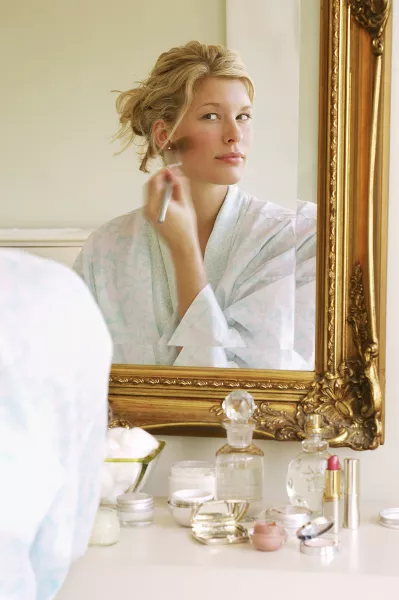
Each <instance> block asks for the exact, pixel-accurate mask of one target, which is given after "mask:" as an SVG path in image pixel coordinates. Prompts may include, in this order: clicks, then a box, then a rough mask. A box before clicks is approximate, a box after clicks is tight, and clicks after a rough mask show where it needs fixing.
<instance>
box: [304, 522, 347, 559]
mask: <svg viewBox="0 0 399 600" xmlns="http://www.w3.org/2000/svg"><path fill="white" fill-rule="evenodd" d="M333 525H334V522H333V521H331V520H330V519H326V518H325V517H318V518H317V519H313V521H310V522H309V523H306V525H303V527H301V528H300V529H298V531H297V534H296V535H297V538H298V539H299V540H301V544H300V548H299V549H300V551H301V552H302V554H307V555H308V556H323V557H329V558H330V557H332V556H334V554H335V553H336V552H337V551H338V550H339V541H338V540H336V539H334V538H328V537H322V536H323V535H324V534H325V533H327V532H328V531H330V529H332V527H333Z"/></svg>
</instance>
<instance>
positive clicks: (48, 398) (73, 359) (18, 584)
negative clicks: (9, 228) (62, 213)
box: [0, 250, 112, 600]
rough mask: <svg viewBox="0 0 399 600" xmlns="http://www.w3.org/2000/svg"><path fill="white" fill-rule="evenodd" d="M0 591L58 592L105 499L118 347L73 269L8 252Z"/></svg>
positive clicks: (35, 599)
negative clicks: (112, 373) (103, 483)
mask: <svg viewBox="0 0 399 600" xmlns="http://www.w3.org/2000/svg"><path fill="white" fill-rule="evenodd" d="M0 281H1V285H0V481H1V499H0V599H1V600H6V599H7V600H51V599H52V598H54V597H55V595H56V594H57V592H58V590H59V589H60V587H61V585H62V583H63V581H64V579H65V577H66V575H67V573H68V569H69V566H70V564H71V562H72V561H74V560H75V559H76V558H77V557H79V556H81V555H82V554H83V553H84V552H85V550H86V548H87V543H88V540H89V536H90V533H91V527H92V525H93V521H94V517H95V513H96V510H97V508H98V504H99V498H100V473H101V469H102V465H103V460H104V452H105V438H106V427H107V391H108V378H109V371H110V367H111V358H112V346H111V339H110V335H109V333H108V331H107V329H106V326H105V324H104V320H103V318H102V316H101V314H100V311H99V310H98V307H97V306H96V304H95V302H94V301H93V299H92V297H91V295H90V294H89V292H88V291H87V289H86V287H85V286H84V285H83V283H82V281H81V280H80V279H79V277H77V276H76V274H75V273H73V272H72V271H71V270H70V269H67V268H66V267H64V266H62V265H59V264H57V263H54V262H52V261H48V260H44V259H41V258H40V259H39V258H37V257H35V256H31V255H29V254H26V253H23V252H16V251H11V250H1V251H0Z"/></svg>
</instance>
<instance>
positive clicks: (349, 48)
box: [0, 0, 391, 450]
mask: <svg viewBox="0 0 399 600" xmlns="http://www.w3.org/2000/svg"><path fill="white" fill-rule="evenodd" d="M39 6H40V10H39V9H38V8H37V7H36V4H35V9H32V6H31V3H29V2H27V0H21V2H19V3H18V4H15V3H8V5H7V8H5V9H4V11H3V14H2V17H3V18H2V22H1V26H2V35H1V36H0V45H1V48H2V50H3V51H2V53H1V55H2V57H3V60H5V61H6V68H4V69H3V87H4V89H5V90H8V92H7V93H6V94H5V95H4V97H3V99H4V100H6V101H5V102H4V103H3V105H2V111H1V118H2V123H3V128H2V131H3V135H2V139H1V144H2V150H3V152H2V157H1V158H2V161H1V164H2V177H1V181H2V185H3V188H4V190H5V193H4V197H6V198H7V203H6V205H5V206H2V205H0V216H1V221H2V227H3V228H6V229H3V230H1V231H0V245H2V246H11V247H15V246H16V247H21V246H22V247H25V248H26V249H27V250H28V251H35V252H40V253H41V254H45V255H46V256H48V257H52V258H56V259H57V258H60V257H61V250H67V251H68V259H67V260H66V262H67V263H68V264H69V265H71V264H72V262H73V260H75V259H76V255H77V254H78V250H80V248H81V247H82V246H84V247H85V248H86V250H84V251H83V252H84V253H85V252H86V251H87V250H89V251H88V253H87V256H88V257H89V260H86V265H85V274H84V276H85V279H86V281H87V282H88V284H89V285H90V287H91V288H92V290H93V292H94V293H95V295H97V300H98V303H99V305H100V308H101V309H102V311H103V313H104V315H105V316H106V318H107V322H108V325H109V327H110V330H111V333H112V335H113V338H114V342H116V352H115V361H116V362H115V364H114V365H113V368H112V372H111V378H110V395H109V398H110V405H111V407H112V410H113V413H114V416H115V417H116V418H126V419H127V420H129V421H131V422H132V423H134V424H136V425H139V426H142V427H145V428H147V429H151V430H152V431H157V430H158V429H162V430H164V429H165V428H167V431H168V432H169V433H173V432H176V433H180V434H183V433H184V434H192V432H193V428H195V431H196V433H198V432H199V431H200V433H201V434H202V435H210V434H215V433H217V432H219V433H220V427H219V425H218V424H219V421H220V402H221V400H222V399H223V398H224V396H226V395H227V393H228V392H230V391H231V390H232V389H237V388H242V389H246V390H249V391H251V393H252V394H253V395H254V397H255V402H256V405H257V413H256V415H255V416H256V419H257V431H256V435H259V436H262V437H265V438H267V439H275V440H279V441H286V440H298V439H301V437H302V436H303V424H304V420H305V416H306V415H307V414H310V413H316V414H320V415H321V416H322V419H323V421H324V425H325V427H326V428H327V429H328V430H329V431H330V433H331V437H332V445H334V444H335V445H348V446H351V447H352V448H355V449H362V450H363V449H368V448H376V447H378V446H379V445H380V444H381V443H383V441H384V368H385V302H386V237H387V236H386V229H387V198H388V155H389V102H390V61H391V42H390V40H391V19H390V12H391V1H390V0H381V1H379V2H371V1H369V0H267V1H265V0H248V1H247V2H245V3H244V2H241V1H240V0H202V1H201V2H199V1H198V0H171V2H168V3H162V2H160V1H159V0H149V1H148V2H146V3H145V6H143V5H142V4H141V3H140V4H139V3H138V2H134V1H129V2H127V1H126V0H115V1H114V2H113V3H112V4H110V3H100V4H99V3H98V2H95V0H84V2H82V1H81V0H70V1H69V2H68V3H53V2H41V3H39ZM155 17H156V18H155ZM189 40H200V41H201V42H203V43H204V44H217V43H220V44H223V45H227V46H228V47H230V48H234V49H236V50H237V51H238V52H239V53H240V55H241V57H242V60H243V62H244V64H245V68H246V71H248V73H249V75H250V76H251V77H252V78H253V80H254V83H255V91H256V94H255V97H254V99H252V98H251V89H250V84H249V83H248V81H247V80H245V77H244V78H243V77H241V79H240V78H237V77H236V76H235V77H233V78H231V79H232V80H233V81H231V79H229V80H228V78H227V79H225V80H223V85H224V84H229V85H230V84H232V85H237V84H238V87H234V88H226V87H223V86H222V87H221V86H220V85H219V86H216V88H215V89H213V90H210V89H208V90H206V89H205V90H204V88H203V89H202V93H205V95H207V96H210V92H211V91H212V94H213V93H215V94H216V95H217V96H222V100H223V101H225V100H226V98H227V99H228V101H227V105H226V106H227V108H226V106H224V110H223V111H222V117H223V118H221V115H220V114H218V110H216V109H218V108H219V107H215V108H214V107H211V111H209V110H208V109H207V112H206V113H205V114H202V115H201V116H203V117H206V118H205V121H206V123H205V125H206V126H207V127H208V125H209V127H212V128H213V127H214V126H215V122H216V127H218V126H219V124H220V123H222V124H223V127H224V126H225V125H226V129H223V131H222V134H223V135H219V138H218V140H219V141H218V144H219V143H220V145H221V146H222V148H219V145H218V147H217V149H216V151H215V152H214V154H212V158H213V159H214V161H215V162H216V161H219V159H220V156H219V155H220V154H222V155H223V154H224V153H225V151H224V146H225V144H227V146H229V150H228V152H235V151H238V152H240V146H239V144H238V143H237V142H236V140H235V137H236V136H237V135H238V138H239V139H240V143H241V141H242V140H244V139H245V140H246V146H245V152H244V151H243V154H245V160H243V159H242V157H240V156H238V157H237V156H236V157H230V159H229V158H228V157H226V156H225V157H224V159H223V160H224V161H222V162H218V163H216V164H218V166H221V167H222V168H223V169H224V173H226V172H227V171H228V172H229V173H230V175H229V177H230V176H231V177H230V178H227V179H228V180H227V179H226V178H225V177H224V176H223V177H224V178H223V181H221V180H219V181H218V182H216V183H215V182H213V184H212V185H213V187H211V189H212V190H213V191H214V190H215V189H217V186H219V187H220V189H219V192H224V194H223V193H220V195H218V194H216V195H215V196H214V195H213V193H212V194H211V199H212V203H211V204H212V207H213V209H214V210H212V211H211V214H210V216H211V217H212V218H210V219H209V222H208V223H207V224H208V231H206V228H202V230H201V232H199V231H198V228H197V234H196V236H197V238H198V243H197V247H196V254H195V260H193V257H192V256H191V259H190V260H189V261H188V265H189V266H187V265H186V264H185V262H184V261H183V262H182V260H181V259H182V257H183V258H184V260H185V257H186V253H185V252H183V253H182V254H181V255H180V256H179V259H178V260H177V259H176V252H174V255H173V256H172V257H171V256H170V254H172V252H171V251H170V248H169V246H168V244H167V243H164V242H163V241H162V235H161V231H162V229H163V232H164V233H165V231H166V229H167V224H168V217H170V216H171V215H172V214H173V208H176V206H174V205H173V202H172V201H171V202H169V205H168V209H167V219H166V221H165V223H164V224H163V225H159V226H158V225H157V224H156V218H155V217H156V216H157V211H156V210H155V211H153V221H154V223H153V225H154V227H153V229H154V231H155V234H154V235H153V236H152V237H151V244H152V245H153V246H154V248H155V250H154V252H152V253H150V251H149V245H150V235H148V236H147V242H148V244H147V247H146V250H145V251H143V252H141V251H138V252H137V248H136V249H135V252H133V253H132V252H131V244H130V246H129V243H130V242H131V240H132V238H133V237H134V236H133V235H131V234H130V233H129V232H127V234H126V235H125V233H124V234H123V235H119V234H118V231H117V227H116V228H115V230H113V229H112V228H113V227H114V225H115V219H117V220H118V219H121V220H122V222H124V223H128V222H130V221H129V218H131V217H129V216H126V215H128V213H132V211H137V210H139V209H140V207H141V206H142V204H143V201H144V195H143V187H144V184H145V182H146V181H147V180H148V178H150V177H151V176H153V175H154V173H156V172H157V169H159V168H160V166H161V162H162V161H161V162H160V161H158V162H157V161H153V162H151V164H150V163H149V164H148V166H149V167H150V173H149V174H144V173H142V172H140V171H139V168H138V167H139V160H138V157H137V155H136V150H137V147H135V146H134V145H132V146H131V147H129V148H127V149H126V151H124V152H123V153H121V154H117V153H118V151H119V150H120V149H121V145H120V144H119V142H118V141H117V142H115V143H113V142H112V138H113V135H114V134H115V132H116V131H117V128H118V115H117V112H116V110H115V101H116V99H117V97H118V93H112V90H120V91H127V90H132V89H135V86H137V84H136V83H135V82H137V81H140V80H143V79H145V78H146V77H147V76H148V74H149V72H150V70H151V68H152V67H153V66H154V64H155V62H156V60H157V58H158V57H159V56H160V54H161V53H162V52H166V51H168V50H169V49H170V48H172V47H176V46H179V45H181V44H185V43H186V42H188V41H189ZM10 65H11V68H9V67H10ZM174 67H175V65H174ZM237 79H239V81H237ZM244 80H245V81H244ZM167 83H168V85H169V83H170V81H169V82H167ZM219 83H220V82H219ZM156 89H157V90H158V91H159V86H158V87H157V86H156ZM226 89H228V90H230V92H231V95H229V94H228V93H227V91H226ZM221 90H223V91H222V92H221ZM232 90H233V91H232ZM195 91H196V93H195V94H194V95H193V99H192V102H191V104H190V107H191V108H192V107H193V105H194V103H195V101H198V99H199V97H200V94H201V89H200V87H197V88H196V90H195ZM11 95H12V101H11V102H9V101H8V100H9V98H10V97H11ZM244 96H245V98H244ZM173 98H174V96H173ZM238 98H240V102H239V106H238V105H237V106H235V105H234V106H233V104H234V102H238ZM219 99H220V98H219ZM248 100H249V102H248ZM213 101H214V100H213ZM219 104H221V103H220V102H219ZM249 104H251V105H253V106H252V113H253V114H252V115H251V116H252V118H251V119H249V120H248V119H247V113H248V112H249V109H248V106H249ZM149 107H151V104H149V106H147V108H149ZM244 108H245V109H247V110H245V111H244V110H242V109H244ZM233 109H234V110H233ZM237 110H239V112H238V113H237ZM226 115H227V116H226ZM232 115H233V116H232ZM164 121H165V120H164ZM166 121H167V119H166ZM166 121H165V122H164V123H163V124H162V123H161V125H162V126H160V125H159V124H158V125H157V126H156V128H155V129H157V136H158V137H157V144H158V145H157V146H156V147H157V148H159V147H160V146H161V147H162V143H163V140H165V141H166V140H167V137H166V139H165V132H166V133H167V134H169V133H170V134H171V129H170V127H169V128H168V127H167V126H165V125H168V124H169V125H170V122H169V121H168V122H166ZM172 121H173V119H172ZM146 122H147V125H148V121H146ZM201 123H202V121H201ZM248 124H250V127H251V128H252V129H253V139H252V140H250V139H249V136H247V133H246V134H245V136H247V137H245V136H244V135H243V130H244V127H248ZM152 125H154V123H152ZM180 125H181V126H182V128H183V125H184V124H183V121H182V122H181V123H179V126H180ZM186 125H187V123H186V124H185V126H186ZM205 125H204V126H205ZM201 126H202V125H201ZM172 129H173V127H172ZM182 131H183V133H184V129H180V133H181V134H182ZM187 131H188V130H187V129H186V131H185V137H186V138H187ZM212 131H214V130H213V129H212ZM245 131H247V130H245ZM226 132H227V133H226ZM240 132H241V133H240ZM382 132H383V133H384V135H382ZM178 133H179V132H178V130H177V129H176V131H175V132H174V134H178ZM188 133H190V135H189V136H188V137H196V136H193V132H192V131H191V132H190V131H189V132H188ZM171 136H172V134H171ZM240 136H242V137H240ZM183 140H184V136H183ZM136 141H138V142H139V141H140V140H136ZM154 141H156V140H155V138H154ZM170 141H171V143H172V146H171V147H172V150H173V145H174V150H175V152H176V147H177V150H178V153H179V156H178V160H179V161H180V162H182V166H181V171H182V172H183V175H176V173H178V171H177V169H175V171H174V173H175V176H176V177H181V179H182V181H181V186H182V187H181V189H183V188H184V185H186V184H187V182H186V180H185V179H184V172H185V171H186V179H190V177H191V179H190V185H189V192H190V194H188V195H185V196H184V198H187V197H188V196H190V197H191V200H192V202H193V205H194V208H195V216H196V218H197V225H198V222H199V221H201V218H202V217H203V213H202V214H201V215H200V209H202V210H203V209H204V206H208V205H206V204H205V203H203V204H201V203H198V199H199V197H200V196H199V195H198V194H197V196H196V192H198V186H197V189H195V188H196V186H195V185H192V181H194V180H195V178H194V177H193V169H194V170H195V169H199V170H200V171H201V169H203V167H204V164H206V160H205V155H206V156H207V154H206V152H205V151H204V153H203V154H204V158H203V159H201V160H193V147H191V149H190V145H188V146H186V147H184V144H182V145H180V147H178V146H179V145H178V144H177V143H176V142H178V141H179V140H178V138H177V137H175V138H174V139H173V138H172V137H171V140H170ZM181 141H182V140H181V139H180V142H181ZM247 142H248V143H247ZM249 142H251V143H249ZM229 144H230V145H229ZM208 146H209V145H207V146H206V147H207V148H208ZM236 146H238V148H237V147H236ZM194 149H195V147H194ZM167 152H168V151H167V147H166V148H165V150H164V152H163V153H164V155H165V159H166V158H167V157H166V154H167ZM190 152H191V153H192V154H191V159H190ZM196 156H197V155H196ZM201 157H202V155H201ZM225 159H227V160H225ZM211 162H212V160H211ZM235 163H238V164H235ZM212 164H213V163H212ZM189 167H190V169H191V171H190V173H191V174H190V173H188V171H189ZM244 167H245V168H244ZM233 171H234V173H233V175H234V177H233V176H232V172H233ZM188 175H190V177H188ZM197 175H198V172H197ZM168 177H169V176H168ZM170 177H171V176H170ZM167 179H168V178H167ZM162 183H163V186H164V184H165V181H164V180H162ZM175 183H176V182H175ZM202 183H203V181H202ZM208 183H209V182H208ZM215 185H216V188H215V187H214V186H215ZM163 186H162V188H163ZM237 188H239V189H242V190H243V193H242V194H241V193H240V192H238V191H237ZM184 189H185V188H184ZM244 192H245V193H244ZM185 193H186V192H185ZM195 196H196V197H195ZM252 197H256V198H258V201H257V202H255V201H254V202H252V200H251V198H252ZM159 200H160V197H159V196H158V202H159ZM174 200H175V201H176V198H174ZM214 200H215V203H213V201H214ZM235 200H237V202H236V201H235ZM218 202H219V204H218ZM3 204H5V203H3ZM187 206H188V207H190V206H191V204H190V203H189V202H187ZM215 207H216V208H215ZM240 207H241V208H242V207H244V209H245V207H247V208H248V207H250V208H251V210H252V212H251V210H249V209H248V210H246V211H245V210H243V211H242V212H240V210H239V209H240ZM156 208H159V206H157V207H156ZM136 214H137V213H136ZM191 214H192V213H191ZM265 215H266V217H265ZM198 216H199V217H200V218H198ZM251 218H252V219H253V220H252V221H251ZM110 221H111V222H112V221H114V225H108V226H107V227H108V228H109V229H108V231H110V232H111V234H112V235H114V237H115V239H114V240H113V242H115V244H116V246H115V245H113V244H109V243H108V241H109V239H108V238H105V242H104V243H103V244H100V245H98V246H97V249H96V252H95V253H94V254H95V256H94V254H93V252H91V250H90V244H91V243H92V242H90V240H93V239H94V238H93V237H91V236H90V234H92V233H93V231H97V232H98V230H99V229H100V230H101V227H102V226H103V225H104V224H106V223H108V224H109V222H110ZM117 222H118V221H117ZM117 222H116V223H117ZM138 222H139V220H138V219H137V223H138ZM190 222H191V225H192V224H193V221H190ZM203 222H204V221H203ZM316 223H317V231H316ZM141 224H142V226H143V229H142V230H140V228H138V229H139V232H138V233H139V234H140V232H141V233H142V232H143V231H144V229H145V227H147V225H146V221H145V220H144V219H142V220H141ZM269 225H270V227H269ZM165 226H166V227H165ZM273 226H274V227H275V228H276V229H275V230H273ZM15 228H18V229H17V230H16V229H15ZM54 228H55V229H54ZM190 231H191V233H192V231H194V232H195V228H193V229H189V228H184V227H183V228H181V230H180V233H181V234H182V235H180V237H179V236H174V237H172V243H173V241H174V242H176V240H177V241H178V242H180V241H181V239H182V238H184V239H185V240H186V241H187V239H188V240H190V239H194V238H190V237H189V235H188V233H190ZM60 232H61V233H60ZM136 233H137V231H136V230H135V231H134V234H135V235H136ZM274 234H275V235H274ZM94 236H95V237H96V236H97V237H98V234H95V233H94ZM100 237H101V236H100ZM144 237H145V236H144ZM134 239H136V238H134ZM103 241H104V240H103ZM41 242H43V243H42V244H41ZM280 242H283V243H282V245H281V244H280ZM86 244H88V246H87V245H86ZM284 244H285V245H284ZM198 245H199V248H200V251H201V252H200V253H198ZM144 246H145V244H144ZM194 246H195V244H194ZM185 248H186V250H187V244H186V246H185ZM92 250H93V248H92ZM90 254H92V255H93V257H94V260H91V258H90ZM177 254H178V253H177ZM66 255H67V253H66V252H65V253H64V254H63V255H62V256H65V257H66ZM72 255H73V256H72ZM316 255H317V265H316ZM102 261H103V264H102ZM178 263H179V264H178ZM99 265H100V268H98V266H99ZM193 265H194V268H192V267H193ZM198 265H199V267H198ZM176 267H178V268H179V272H180V273H183V276H181V277H180V276H179V277H175V268H176ZM77 270H82V269H81V267H79V259H78V265H77ZM115 280H117V282H118V285H117V286H115V285H113V284H114V281H115ZM176 280H178V281H179V289H177V287H178V286H175V283H176ZM193 280H194V284H193V285H192V283H193ZM226 280H227V281H226ZM189 281H191V283H189V285H188V286H187V285H183V286H182V285H181V282H183V283H184V284H186V283H187V282H189ZM120 282H121V286H119V283H120ZM132 282H133V283H134V282H138V285H137V286H136V285H132ZM222 284H223V285H222ZM223 286H224V287H223ZM183 288H184V289H183ZM121 290H122V293H121ZM182 290H183V292H187V290H188V291H189V292H190V293H189V294H186V295H185V294H184V293H182ZM240 294H241V295H240ZM183 296H184V298H183ZM182 298H183V299H182ZM197 300H198V301H197ZM121 304H122V305H123V310H120V305H121ZM209 307H211V309H210V308H209ZM191 309H193V310H191ZM202 309H203V310H202ZM182 325H183V326H182ZM181 326H182V327H181ZM182 330H183V331H182ZM177 333H178V334H179V337H178V336H177ZM175 334H176V335H175ZM183 334H184V335H183ZM173 336H175V337H174V339H173ZM193 340H194V341H193ZM161 341H162V342H163V343H160V342H161ZM172 342H173V343H172ZM215 367H216V368H215Z"/></svg>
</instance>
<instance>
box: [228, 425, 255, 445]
mask: <svg viewBox="0 0 399 600" xmlns="http://www.w3.org/2000/svg"><path fill="white" fill-rule="evenodd" d="M226 429H227V442H228V444H229V446H232V447H233V448H247V447H248V446H250V445H251V443H252V433H253V430H254V429H255V425H253V424H252V423H229V424H228V425H227V426H226Z"/></svg>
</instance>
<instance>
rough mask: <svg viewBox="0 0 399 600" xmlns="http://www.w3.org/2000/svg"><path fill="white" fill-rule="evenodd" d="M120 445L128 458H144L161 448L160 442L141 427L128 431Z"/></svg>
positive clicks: (125, 432)
mask: <svg viewBox="0 0 399 600" xmlns="http://www.w3.org/2000/svg"><path fill="white" fill-rule="evenodd" d="M120 444H121V446H122V447H123V450H124V452H125V457H126V458H144V457H145V456H148V454H151V452H153V451H154V450H155V449H156V448H158V446H159V442H158V440H157V439H156V438H155V437H154V436H153V435H151V434H150V433H147V431H144V429H140V427H134V429H126V430H125V431H124V432H123V434H122V435H121V437H120Z"/></svg>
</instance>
